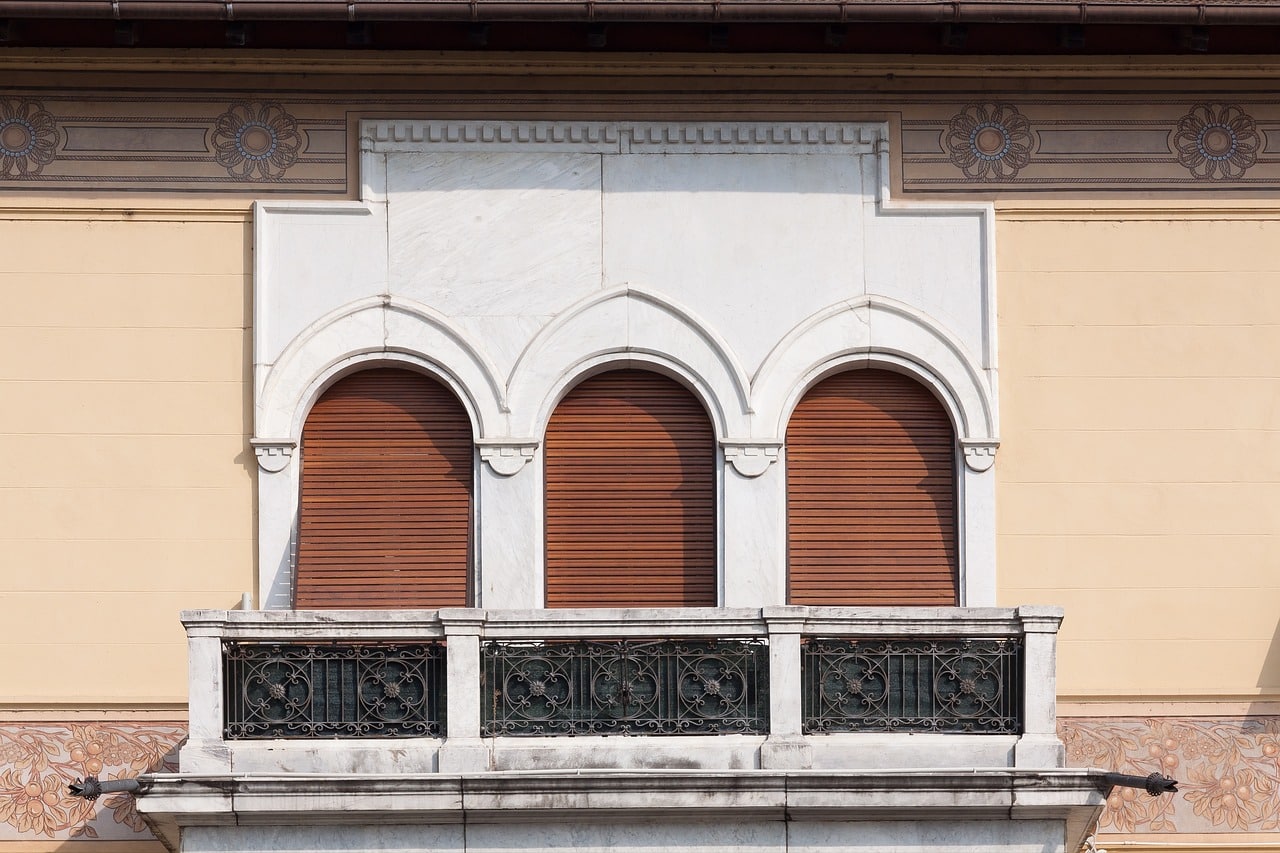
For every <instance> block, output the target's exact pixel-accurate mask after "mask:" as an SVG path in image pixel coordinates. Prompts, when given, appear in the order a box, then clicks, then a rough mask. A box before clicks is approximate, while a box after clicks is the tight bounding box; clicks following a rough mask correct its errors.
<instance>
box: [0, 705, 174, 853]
mask: <svg viewBox="0 0 1280 853" xmlns="http://www.w3.org/2000/svg"><path fill="white" fill-rule="evenodd" d="M184 736H185V730H184V727H183V726H180V725H176V724H167V723H132V722H115V723H84V724H79V723H56V724H54V723H9V724H4V725H0V840H5V839H31V838H54V839H101V840H123V839H132V838H135V837H136V836H137V833H145V832H147V828H146V825H145V824H144V823H143V821H142V818H141V816H139V814H138V812H137V809H136V808H135V807H134V798H133V797H132V796H130V795H128V794H110V795H107V796H104V797H102V798H101V799H99V800H97V801H89V800H84V799H80V798H77V797H72V796H71V795H70V794H69V793H68V792H67V786H68V785H70V784H71V783H72V782H74V781H75V780H76V779H80V778H84V777H86V776H97V777H99V778H101V779H104V780H106V779H129V778H133V777H135V776H138V775H139V774H141V773H147V772H153V771H157V770H174V769H176V764H175V763H174V761H173V756H172V752H173V749H174V747H175V746H176V745H177V744H178V743H179V742H180V741H181V740H182V738H183V737H184Z"/></svg>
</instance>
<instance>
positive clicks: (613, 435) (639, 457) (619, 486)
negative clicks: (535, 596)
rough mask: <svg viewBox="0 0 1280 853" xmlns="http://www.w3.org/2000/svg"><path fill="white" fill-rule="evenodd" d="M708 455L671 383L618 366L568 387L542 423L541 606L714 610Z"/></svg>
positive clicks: (704, 422) (688, 407)
mask: <svg viewBox="0 0 1280 853" xmlns="http://www.w3.org/2000/svg"><path fill="white" fill-rule="evenodd" d="M715 454H716V442H715V432H714V430H713V429H712V426H711V420H710V419H709V418H708V417H707V413H706V410H705V409H703V407H702V403H701V402H699V400H698V399H697V398H696V397H694V395H693V394H691V393H690V392H689V391H688V390H687V389H686V388H684V387H683V386H682V385H680V384H679V383H677V382H674V381H672V380H670V379H668V378H666V377H664V376H660V375H658V374H656V373H650V372H647V371H643V370H615V371H610V372H608V373H602V374H599V375H597V376H594V377H592V378H590V379H587V380H586V381H584V382H582V383H581V384H580V385H578V386H577V387H575V388H574V389H573V390H572V391H571V392H570V393H569V394H568V396H566V397H565V398H564V399H563V400H562V401H561V402H560V405H559V406H557V407H556V410H555V413H554V414H553V415H552V417H551V421H550V423H549V424H548V426H547V436H546V443H545V460H546V589H547V606H548V607H678V606H714V605H715V604H716V506H715Z"/></svg>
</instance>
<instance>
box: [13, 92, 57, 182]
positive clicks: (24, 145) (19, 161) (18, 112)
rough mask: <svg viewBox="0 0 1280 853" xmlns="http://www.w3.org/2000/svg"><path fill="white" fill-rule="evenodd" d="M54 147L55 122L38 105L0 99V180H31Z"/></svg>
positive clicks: (27, 101) (55, 143) (38, 103)
mask: <svg viewBox="0 0 1280 853" xmlns="http://www.w3.org/2000/svg"><path fill="white" fill-rule="evenodd" d="M57 144H58V125H57V122H55V121H54V118H53V116H52V115H51V114H50V113H49V112H48V111H46V110H45V108H44V106H43V105H42V104H41V103H40V102H38V101H30V100H26V99H24V98H19V99H16V100H15V99H11V98H0V178H34V177H35V176H36V175H39V174H40V170H41V169H43V168H44V167H45V166H47V165H49V164H50V163H52V162H53V156H54V149H55V148H56V147H57Z"/></svg>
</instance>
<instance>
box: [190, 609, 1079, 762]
mask: <svg viewBox="0 0 1280 853" xmlns="http://www.w3.org/2000/svg"><path fill="white" fill-rule="evenodd" d="M1060 619H1061V615H1060V611H1057V610H1056V609H1054V608H1039V607H1022V608H1017V609H965V608H821V607H766V608H763V609H755V610H745V609H726V608H685V609H670V610H640V609H636V610H542V611H483V610H473V609H454V610H439V611H322V612H308V611H247V612H242V611H197V612H190V613H187V614H184V622H185V624H186V626H187V630H188V636H189V642H190V662H191V685H190V690H191V693H190V695H191V711H190V714H191V742H192V745H193V746H192V747H191V748H192V749H195V750H204V752H203V753H201V754H202V755H215V754H216V755H221V754H222V752H221V751H220V750H224V747H220V746H218V745H219V744H225V746H226V747H232V746H233V744H234V743H237V742H241V743H243V742H246V741H252V740H261V739H264V738H270V739H277V740H278V739H297V740H304V739H311V740H312V742H314V739H316V738H328V739H334V738H338V739H344V740H349V741H352V742H355V741H361V740H366V739H373V738H428V739H431V738H435V739H438V743H437V745H436V747H432V748H433V749H437V748H438V749H439V750H440V755H441V756H444V755H445V753H446V751H447V748H449V746H450V745H453V746H454V747H457V748H459V749H461V748H462V747H461V746H459V745H469V746H467V747H466V748H467V749H470V750H472V751H473V753H475V754H479V753H480V752H483V751H486V750H487V751H489V754H494V753H493V750H495V749H498V747H497V746H496V744H498V743H499V742H505V741H509V742H510V743H511V744H512V746H511V747H510V749H526V752H527V749H528V748H534V747H517V746H516V744H518V743H520V742H522V741H528V742H529V743H533V742H535V741H536V742H538V743H540V744H544V746H542V747H537V748H547V747H545V744H546V743H548V742H549V741H548V739H551V740H552V741H557V742H562V743H564V744H569V743H570V742H569V741H567V740H565V739H564V738H563V736H566V735H575V736H593V735H595V736H599V735H631V736H641V737H648V736H667V735H702V736H708V735H710V736H720V735H740V736H741V735H746V736H766V737H767V740H768V742H769V743H771V744H775V745H776V744H790V745H792V746H795V745H797V744H798V745H799V748H800V749H801V750H802V751H803V750H809V751H812V750H813V749H815V748H820V747H821V748H825V747H824V746H823V744H826V743H827V741H826V738H829V737H834V738H837V739H839V738H840V737H842V736H846V735H849V734H858V735H861V734H867V733H906V732H919V733H935V734H947V735H982V736H990V735H1006V736H1013V737H1015V738H1016V740H1017V742H1018V743H1020V744H1021V743H1023V742H1035V743H1036V744H1038V745H1039V746H1038V747H1037V748H1038V749H1039V752H1038V753H1037V754H1038V755H1040V756H1048V758H1047V759H1038V760H1046V761H1050V762H1051V761H1052V760H1053V756H1054V755H1055V754H1057V753H1056V752H1055V750H1060V744H1058V743H1057V741H1056V738H1055V735H1054V725H1055V710H1054V678H1053V670H1054V641H1055V634H1056V631H1057V627H1058V623H1059V621H1060ZM482 739H488V740H482ZM623 740H624V741H626V740H632V738H623ZM981 742H982V743H988V744H990V743H993V741H989V740H984V741H981ZM610 743H611V744H612V743H616V741H611V742H610ZM657 743H658V741H656V740H655V741H654V744H657ZM831 743H832V744H836V743H837V741H831ZM839 743H841V744H845V745H844V746H841V747H839V748H838V749H837V750H836V752H837V753H839V754H840V755H842V756H848V755H850V753H849V752H848V750H849V749H850V747H849V746H848V743H847V742H845V741H839ZM974 743H978V742H977V741H975V742H974ZM1002 743H1009V744H1012V743H1013V741H1007V742H1002ZM504 748H505V747H504ZM557 748H558V747H557ZM566 748H567V747H566ZM611 748H612V747H611ZM654 748H657V747H656V746H655V747H654ZM788 748H790V747H788ZM1002 748H1003V749H1005V751H1006V753H1007V754H1009V755H1012V752H1010V750H1011V749H1012V747H1011V746H1006V747H1002ZM841 749H843V750H844V752H840V750H841ZM981 749H982V750H985V751H983V752H982V755H983V756H986V757H987V758H986V759H984V760H991V759H990V756H993V755H1000V754H1005V753H999V752H996V751H993V749H988V748H986V747H982V748H981ZM1046 749H1047V750H1048V751H1046ZM184 754H186V753H184ZM803 754H805V755H808V753H807V752H804V753H803ZM832 754H833V755H834V754H836V753H832ZM526 758H527V756H526ZM522 760H523V759H522ZM527 760H529V761H533V760H534V759H532V758H527ZM726 760H728V759H726ZM734 760H735V761H737V760H739V759H734ZM760 760H761V761H762V762H763V761H764V759H763V758H761V759H760ZM805 760H807V759H805ZM832 760H836V759H832ZM839 760H846V759H845V758H841V759H839ZM850 760H853V759H850ZM857 760H861V759H860V758H859V759H857ZM1011 760H1012V759H1011ZM447 764H448V762H446V761H445V760H444V758H443V757H442V758H441V761H440V764H439V765H438V767H439V768H441V769H443V768H444V767H445V766H446V765H447ZM486 766H491V765H486Z"/></svg>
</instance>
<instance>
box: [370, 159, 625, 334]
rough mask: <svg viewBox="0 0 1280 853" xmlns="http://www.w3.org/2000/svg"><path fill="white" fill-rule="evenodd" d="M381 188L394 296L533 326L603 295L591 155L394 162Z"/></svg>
mask: <svg viewBox="0 0 1280 853" xmlns="http://www.w3.org/2000/svg"><path fill="white" fill-rule="evenodd" d="M387 187H388V194H387V206H388V222H389V225H388V231H387V257H388V263H389V266H390V270H391V286H392V288H393V290H394V292H395V293H397V294H401V295H404V296H407V297H409V298H412V299H415V300H418V301H420V302H423V303H426V304H428V305H431V306H432V307H434V308H436V309H437V310H438V311H440V312H442V313H444V314H446V315H450V316H467V317H487V316H496V317H527V316H535V317H536V316H545V315H553V314H556V313H559V312H560V311H562V310H564V308H565V306H566V305H567V304H570V303H572V302H575V301H577V300H578V299H580V298H582V297H584V296H586V295H587V294H589V293H590V292H592V291H594V290H598V289H600V281H601V276H600V243H601V233H600V232H601V212H600V159H599V157H598V156H596V155H594V154H585V153H584V154H569V153H545V152H540V153H525V154H517V153H510V152H488V151H485V152H477V151H470V152H427V153H422V154H395V155H392V156H390V157H388V160H387ZM500 331H501V330H499V329H493V330H491V331H490V332H489V335H495V334H497V333H499V332H500ZM489 335H486V337H487V336H489Z"/></svg>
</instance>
